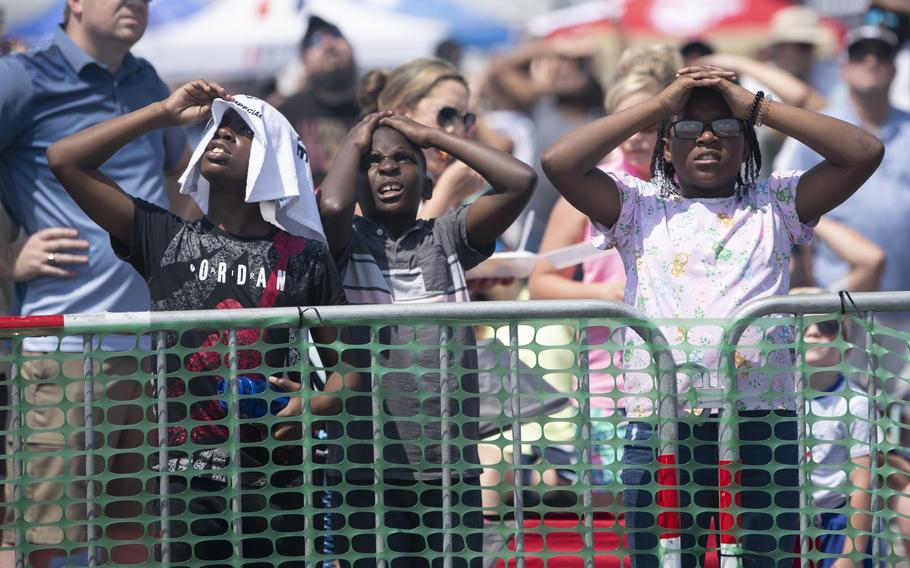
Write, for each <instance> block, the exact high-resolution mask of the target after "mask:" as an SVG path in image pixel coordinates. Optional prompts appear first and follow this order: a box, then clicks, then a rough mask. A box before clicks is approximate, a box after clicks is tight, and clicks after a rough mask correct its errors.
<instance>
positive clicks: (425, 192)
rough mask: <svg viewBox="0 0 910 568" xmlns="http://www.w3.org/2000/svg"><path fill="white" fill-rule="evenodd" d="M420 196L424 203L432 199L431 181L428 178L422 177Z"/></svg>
mask: <svg viewBox="0 0 910 568" xmlns="http://www.w3.org/2000/svg"><path fill="white" fill-rule="evenodd" d="M420 196H421V198H423V200H424V201H429V200H430V199H431V198H432V197H433V179H432V178H431V177H430V176H427V175H425V176H423V189H422V190H421V192H420Z"/></svg>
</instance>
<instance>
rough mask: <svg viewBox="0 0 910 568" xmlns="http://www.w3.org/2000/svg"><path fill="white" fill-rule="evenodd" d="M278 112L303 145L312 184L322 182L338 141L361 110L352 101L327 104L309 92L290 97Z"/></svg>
mask: <svg viewBox="0 0 910 568" xmlns="http://www.w3.org/2000/svg"><path fill="white" fill-rule="evenodd" d="M278 111H279V112H280V113H281V114H283V115H284V116H285V118H287V119H288V122H290V123H291V126H293V127H294V130H296V131H297V134H298V135H299V136H300V139H301V140H302V141H303V145H304V146H306V150H307V154H308V155H309V159H310V169H311V170H312V172H313V182H314V183H315V184H316V185H317V186H318V185H319V184H321V183H322V180H323V179H324V178H325V176H326V174H327V173H328V171H329V168H330V167H331V166H332V160H334V159H335V154H337V153H338V149H339V148H341V142H342V140H344V137H345V136H346V135H347V133H348V131H349V130H350V129H351V127H353V126H354V125H355V124H356V123H357V120H358V119H359V117H360V107H359V106H358V105H357V102H356V101H355V100H353V99H351V100H349V101H342V102H340V103H338V104H334V105H330V104H326V103H324V102H322V101H320V100H319V99H318V98H316V96H314V95H313V93H312V92H310V91H306V90H304V91H301V92H299V93H297V94H296V95H293V96H291V97H289V98H288V99H287V100H286V101H284V103H282V104H281V106H279V107H278Z"/></svg>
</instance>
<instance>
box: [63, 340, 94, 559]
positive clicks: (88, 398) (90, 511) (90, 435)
mask: <svg viewBox="0 0 910 568" xmlns="http://www.w3.org/2000/svg"><path fill="white" fill-rule="evenodd" d="M61 369H62V367H61ZM94 371H95V368H94V361H93V360H92V336H91V335H88V334H86V335H84V336H83V339H82V377H83V381H82V388H83V401H82V412H83V417H84V420H85V426H84V429H85V430H84V436H85V440H84V444H85V511H86V517H85V519H86V535H87V538H88V565H89V566H90V567H94V566H96V565H97V562H98V559H97V558H96V557H95V543H96V541H97V540H98V536H97V535H96V534H95V516H96V513H95V501H96V499H97V495H95V482H94V477H95V416H94V403H95V381H94V376H95V373H94Z"/></svg>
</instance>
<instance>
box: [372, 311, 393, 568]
mask: <svg viewBox="0 0 910 568" xmlns="http://www.w3.org/2000/svg"><path fill="white" fill-rule="evenodd" d="M375 345H379V334H378V333H377V332H376V326H374V325H371V326H370V346H371V347H372V346H375ZM379 365H380V363H379V358H378V357H377V355H376V349H372V348H371V349H370V409H371V414H372V415H373V416H372V424H373V471H374V472H375V473H374V476H375V477H374V479H375V483H376V487H378V488H379V490H378V491H376V527H377V528H378V527H381V526H383V524H384V522H385V509H384V504H385V501H384V495H385V491H384V489H385V472H384V468H383V467H382V464H383V463H384V461H385V459H384V457H385V456H384V452H383V446H382V440H383V408H382V385H381V384H380V381H379V375H378V374H377V373H376V369H377V368H378V367H379ZM385 553H386V550H385V539H384V538H383V537H382V533H381V531H378V530H377V531H376V556H377V562H376V566H377V568H386V566H388V565H389V564H390V563H387V562H386V555H385Z"/></svg>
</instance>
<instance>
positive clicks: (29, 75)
mask: <svg viewBox="0 0 910 568" xmlns="http://www.w3.org/2000/svg"><path fill="white" fill-rule="evenodd" d="M48 48H49V46H42V47H41V48H40V49H41V50H42V51H43V50H46V49H48ZM36 49H38V48H33V49H31V50H29V51H23V52H20V53H11V54H9V55H6V56H4V57H0V84H2V85H3V88H2V89H0V95H13V94H15V95H16V96H22V93H23V92H26V91H27V92H31V91H32V90H33V89H34V74H35V72H36V71H37V70H38V66H37V65H36V64H35V58H36V57H37V56H38V53H39V52H37V51H36Z"/></svg>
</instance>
